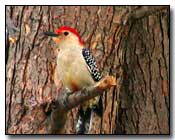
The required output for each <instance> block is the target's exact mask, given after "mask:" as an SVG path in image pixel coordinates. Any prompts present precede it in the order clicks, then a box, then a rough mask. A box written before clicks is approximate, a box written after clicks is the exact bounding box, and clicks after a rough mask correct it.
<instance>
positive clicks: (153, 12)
mask: <svg viewBox="0 0 175 140" xmlns="http://www.w3.org/2000/svg"><path fill="white" fill-rule="evenodd" d="M169 11H170V9H169V7H166V6H6V20H7V19H10V20H11V21H12V22H13V24H14V25H15V26H16V27H17V28H18V29H19V32H17V33H15V34H12V35H11V37H10V39H8V40H9V41H8V43H7V44H6V54H7V55H6V133H7V134H51V133H52V132H51V131H50V130H51V129H50V127H51V125H52V124H51V121H50V119H51V118H50V112H49V111H48V110H49V109H48V108H47V107H48V104H50V103H51V102H52V101H53V100H55V99H56V98H58V95H59V94H61V91H62V90H61V89H62V84H61V82H60V81H59V77H57V76H55V69H56V55H57V52H56V50H55V48H54V43H53V41H52V40H51V39H50V38H48V37H46V36H44V34H43V32H44V31H54V30H55V29H56V28H58V27H60V26H63V25H66V26H71V27H74V28H76V29H77V30H78V31H79V33H80V35H81V37H82V39H83V40H84V42H85V45H86V46H87V47H88V48H89V49H90V50H91V52H92V53H93V55H94V56H95V58H96V60H97V63H98V66H99V68H100V69H101V71H102V74H103V75H113V76H114V77H115V78H116V79H117V86H115V87H111V88H110V89H108V90H107V91H104V93H103V94H101V97H102V103H103V115H102V117H99V116H98V115H96V114H95V113H94V114H92V115H93V119H92V129H91V130H90V131H89V134H169V133H170V120H169V116H170V100H169V97H170V95H169V93H170V91H169V82H170V81H169V68H170V67H169V65H170V64H169V31H170V27H169V22H170V21H169V16H170V15H169ZM58 69H59V68H58ZM77 110H78V109H77V107H76V108H73V109H72V110H70V111H69V113H68V115H67V118H66V124H65V126H64V128H63V129H64V133H65V134H75V124H76V121H77ZM51 111H52V110H51ZM61 117H62V118H63V119H64V118H65V117H64V114H62V116H61ZM58 126H59V124H58Z"/></svg>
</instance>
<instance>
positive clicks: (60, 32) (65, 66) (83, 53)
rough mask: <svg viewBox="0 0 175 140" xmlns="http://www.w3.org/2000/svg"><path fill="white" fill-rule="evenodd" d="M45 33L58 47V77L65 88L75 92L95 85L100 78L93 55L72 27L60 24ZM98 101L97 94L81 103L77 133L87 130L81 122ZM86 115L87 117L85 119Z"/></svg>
mask: <svg viewBox="0 0 175 140" xmlns="http://www.w3.org/2000/svg"><path fill="white" fill-rule="evenodd" d="M45 35H47V36H51V37H53V40H54V42H55V43H56V47H57V48H58V49H59V53H58V56H57V66H58V77H59V78H60V80H61V81H62V83H63V86H64V87H65V88H66V90H68V91H69V92H75V91H78V90H81V89H82V88H86V87H89V86H93V85H95V84H96V82H98V81H99V80H100V79H101V78H102V75H101V73H100V71H99V69H98V68H97V64H96V61H95V59H94V57H93V56H92V54H91V53H90V51H89V49H88V48H86V47H85V45H84V43H83V40H82V39H81V37H80V35H79V33H78V32H77V31H76V30H75V29H74V28H71V27H68V26H62V27H59V28H58V29H56V31H55V32H45ZM98 102H99V97H98V96H97V97H96V98H94V99H91V100H90V101H88V102H86V103H84V104H83V105H81V107H80V110H79V117H78V121H77V125H76V131H77V133H85V131H86V132H87V131H88V130H87V129H89V127H88V126H83V122H85V121H86V120H88V121H90V119H89V116H90V112H91V110H92V108H93V107H94V106H95V107H99V106H98V105H97V104H98ZM100 114H101V113H100ZM87 116H88V119H86V118H87ZM84 125H86V124H84ZM86 127H87V128H86Z"/></svg>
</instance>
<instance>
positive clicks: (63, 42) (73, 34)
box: [44, 26, 83, 49]
mask: <svg viewBox="0 0 175 140" xmlns="http://www.w3.org/2000/svg"><path fill="white" fill-rule="evenodd" d="M44 34H45V35H47V36H51V37H53V40H54V42H55V43H56V44H57V46H58V47H59V48H60V49H64V48H67V47H73V46H77V45H78V46H83V41H82V40H81V37H80V35H79V33H78V32H77V31H76V30H75V29H74V28H71V27H68V26H62V27H59V28H57V29H56V30H55V32H45V33H44Z"/></svg>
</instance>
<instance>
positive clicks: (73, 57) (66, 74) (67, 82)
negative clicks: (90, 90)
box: [57, 50, 95, 91]
mask: <svg viewBox="0 0 175 140" xmlns="http://www.w3.org/2000/svg"><path fill="white" fill-rule="evenodd" d="M78 51H80V52H75V51H71V50H64V51H60V52H59V54H58V58H57V65H58V77H59V78H60V79H61V81H62V82H63V85H64V86H65V87H66V88H67V89H68V90H70V91H75V90H79V89H82V88H83V87H88V86H92V85H94V84H95V82H94V80H93V79H92V77H91V74H90V72H89V70H88V67H87V64H86V62H85V60H84V58H83V56H82V54H81V50H78Z"/></svg>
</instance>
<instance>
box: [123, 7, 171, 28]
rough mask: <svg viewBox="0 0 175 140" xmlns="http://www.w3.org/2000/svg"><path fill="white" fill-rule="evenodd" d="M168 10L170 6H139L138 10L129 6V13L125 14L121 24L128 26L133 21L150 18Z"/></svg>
mask: <svg viewBox="0 0 175 140" xmlns="http://www.w3.org/2000/svg"><path fill="white" fill-rule="evenodd" d="M168 8H169V6H138V7H137V8H133V9H132V7H131V6H129V7H128V10H127V12H124V14H123V15H121V17H120V18H121V20H120V24H122V25H126V24H127V23H128V22H129V21H130V20H132V19H139V18H142V17H145V16H149V15H152V14H154V13H156V12H160V11H161V10H164V9H168ZM125 10H126V9H125Z"/></svg>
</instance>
